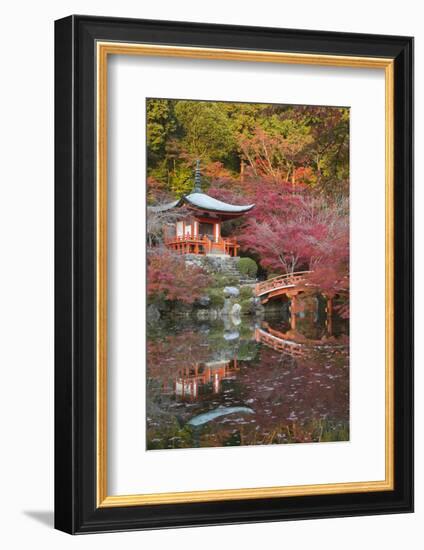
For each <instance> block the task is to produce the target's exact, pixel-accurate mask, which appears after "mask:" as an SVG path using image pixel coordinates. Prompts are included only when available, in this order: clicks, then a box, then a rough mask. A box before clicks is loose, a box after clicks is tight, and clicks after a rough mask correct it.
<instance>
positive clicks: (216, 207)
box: [149, 193, 255, 214]
mask: <svg viewBox="0 0 424 550" xmlns="http://www.w3.org/2000/svg"><path fill="white" fill-rule="evenodd" d="M184 204H186V205H187V206H191V207H193V208H196V209H197V210H205V211H208V212H217V213H222V214H243V213H244V212H249V210H252V208H253V207H254V206H255V205H254V204H247V205H241V204H229V203H227V202H223V201H220V200H218V199H214V198H213V197H210V196H209V195H206V193H190V194H189V195H184V196H183V197H181V199H179V200H176V201H173V202H168V203H166V204H162V205H160V206H150V207H149V210H150V211H151V212H166V211H167V210H171V209H172V208H177V207H179V206H183V205H184Z"/></svg>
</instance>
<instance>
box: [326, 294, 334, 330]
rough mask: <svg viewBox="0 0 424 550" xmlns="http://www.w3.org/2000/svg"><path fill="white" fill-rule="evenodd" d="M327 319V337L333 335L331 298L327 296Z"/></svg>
mask: <svg viewBox="0 0 424 550" xmlns="http://www.w3.org/2000/svg"><path fill="white" fill-rule="evenodd" d="M326 313H327V319H326V325H327V332H328V335H329V336H332V335H333V297H332V296H327V307H326Z"/></svg>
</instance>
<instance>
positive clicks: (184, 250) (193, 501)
mask: <svg viewBox="0 0 424 550" xmlns="http://www.w3.org/2000/svg"><path fill="white" fill-rule="evenodd" d="M55 72H56V80H55V133H56V137H55V159H56V162H55V213H56V225H55V235H56V248H55V255H56V260H55V266H56V267H55V269H56V271H55V277H56V309H55V315H56V325H55V327H56V328H55V342H56V352H55V354H56V355H55V399H56V406H55V441H56V442H55V524H56V528H57V529H60V530H63V531H66V532H68V533H72V534H75V533H93V532H102V531H118V530H130V529H151V528H164V527H180V526H195V525H213V524H228V523H243V522H257V521H275V520H288V519H301V518H302V519H305V518H317V517H333V516H353V515H366V514H382V513H396V512H411V511H412V509H413V419H412V398H413V354H412V340H413V314H412V311H413V247H412V245H413V240H412V238H413V236H412V227H413V210H412V192H413V165H412V162H413V157H412V155H413V137H412V108H413V85H412V82H413V39H412V38H409V37H400V36H377V35H361V34H346V33H334V32H317V31H309V30H287V29H276V28H253V27H235V26H225V25H206V24H200V23H181V22H180V23H175V22H167V21H147V20H126V19H114V18H101V17H89V16H70V17H67V18H65V19H61V20H59V21H56V25H55Z"/></svg>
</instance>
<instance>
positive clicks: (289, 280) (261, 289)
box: [255, 271, 314, 304]
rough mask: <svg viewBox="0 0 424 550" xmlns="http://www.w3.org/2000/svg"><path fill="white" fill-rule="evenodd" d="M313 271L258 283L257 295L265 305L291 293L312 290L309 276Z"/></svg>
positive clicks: (300, 272)
mask: <svg viewBox="0 0 424 550" xmlns="http://www.w3.org/2000/svg"><path fill="white" fill-rule="evenodd" d="M311 273H313V272H312V271H296V272H294V273H287V274H285V275H279V276H278V277H273V278H272V279H268V280H267V281H263V282H262V283H257V284H256V287H255V294H256V296H257V297H259V298H261V301H262V303H263V304H265V303H266V302H267V301H268V300H269V299H270V298H275V297H276V296H281V295H284V294H285V295H290V291H293V290H296V291H298V292H299V291H302V290H307V289H308V287H309V289H312V288H313V287H314V284H313V283H310V282H309V276H310V274H311Z"/></svg>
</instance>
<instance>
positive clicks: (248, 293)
mask: <svg viewBox="0 0 424 550" xmlns="http://www.w3.org/2000/svg"><path fill="white" fill-rule="evenodd" d="M252 296H253V291H252V289H251V287H250V286H242V287H241V288H240V298H241V299H242V300H248V299H249V298H251V297H252Z"/></svg>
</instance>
